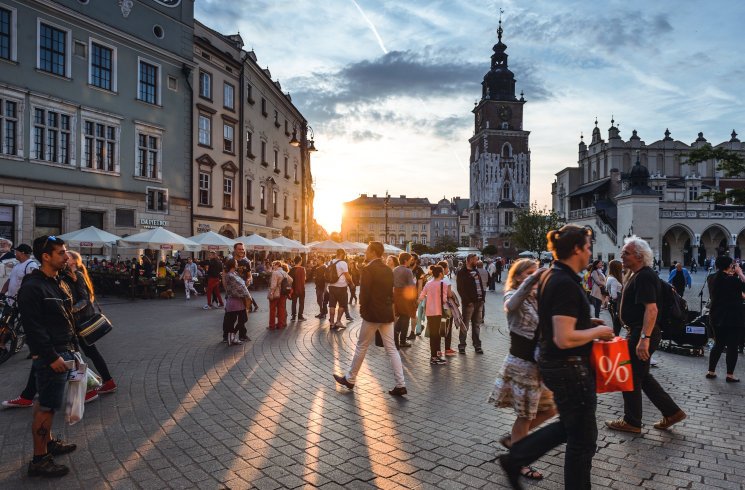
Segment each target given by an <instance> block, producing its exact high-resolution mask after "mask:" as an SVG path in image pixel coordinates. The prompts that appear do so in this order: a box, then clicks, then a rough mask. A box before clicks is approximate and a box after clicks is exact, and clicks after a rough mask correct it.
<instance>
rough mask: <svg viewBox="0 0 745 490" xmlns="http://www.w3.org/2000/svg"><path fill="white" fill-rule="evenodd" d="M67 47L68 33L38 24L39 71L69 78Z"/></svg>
mask: <svg viewBox="0 0 745 490" xmlns="http://www.w3.org/2000/svg"><path fill="white" fill-rule="evenodd" d="M69 45H70V33H69V31H65V30H63V29H59V28H57V27H53V26H51V25H49V24H45V23H43V22H39V52H38V60H39V65H38V68H39V70H41V71H45V72H47V73H52V74H54V75H59V76H61V77H69V66H68V65H69V62H70V57H69V56H68V51H69Z"/></svg>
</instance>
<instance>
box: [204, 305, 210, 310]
mask: <svg viewBox="0 0 745 490" xmlns="http://www.w3.org/2000/svg"><path fill="white" fill-rule="evenodd" d="M211 308H212V307H211V306H210V305H204V306H202V309H203V310H209V309H211Z"/></svg>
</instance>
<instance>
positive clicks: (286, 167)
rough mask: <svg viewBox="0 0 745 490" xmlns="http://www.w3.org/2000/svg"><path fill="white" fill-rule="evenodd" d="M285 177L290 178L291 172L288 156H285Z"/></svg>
mask: <svg viewBox="0 0 745 490" xmlns="http://www.w3.org/2000/svg"><path fill="white" fill-rule="evenodd" d="M285 178H286V179H289V178H290V172H289V164H288V162H287V157H285Z"/></svg>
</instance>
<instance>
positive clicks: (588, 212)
mask: <svg viewBox="0 0 745 490" xmlns="http://www.w3.org/2000/svg"><path fill="white" fill-rule="evenodd" d="M593 216H595V206H591V207H589V208H582V209H575V210H574V211H569V219H570V220H573V219H582V218H591V217H593Z"/></svg>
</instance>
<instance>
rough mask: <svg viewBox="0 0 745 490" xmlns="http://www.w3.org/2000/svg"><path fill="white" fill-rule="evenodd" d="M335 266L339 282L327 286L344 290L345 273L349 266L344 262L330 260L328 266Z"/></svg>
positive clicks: (345, 283) (345, 284) (345, 282)
mask: <svg viewBox="0 0 745 490" xmlns="http://www.w3.org/2000/svg"><path fill="white" fill-rule="evenodd" d="M334 263H335V264H336V273H337V274H339V280H338V281H336V282H335V283H333V284H329V286H332V287H335V288H345V287H347V286H348V284H347V278H346V276H344V273H345V272H349V266H348V265H347V263H346V261H344V260H339V261H338V262H337V259H334V260H332V261H331V262H329V264H328V265H329V266H331V265H332V264H334Z"/></svg>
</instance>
